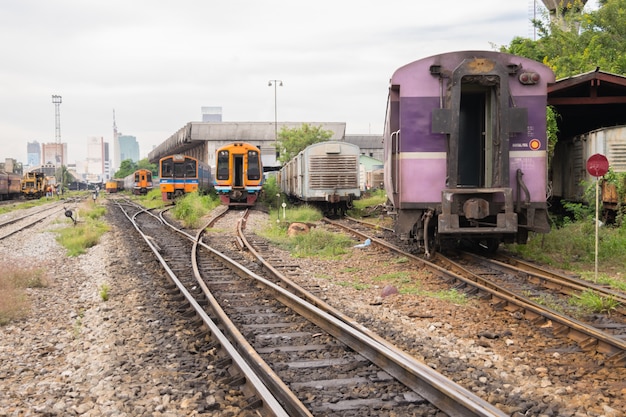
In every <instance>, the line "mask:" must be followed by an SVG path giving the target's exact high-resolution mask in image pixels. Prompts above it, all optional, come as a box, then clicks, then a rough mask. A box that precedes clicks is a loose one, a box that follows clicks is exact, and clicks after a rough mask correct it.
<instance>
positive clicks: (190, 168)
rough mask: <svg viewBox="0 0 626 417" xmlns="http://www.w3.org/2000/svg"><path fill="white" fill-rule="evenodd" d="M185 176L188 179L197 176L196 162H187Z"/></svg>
mask: <svg viewBox="0 0 626 417" xmlns="http://www.w3.org/2000/svg"><path fill="white" fill-rule="evenodd" d="M185 176H186V177H195V176H196V161H187V162H186V163H185Z"/></svg>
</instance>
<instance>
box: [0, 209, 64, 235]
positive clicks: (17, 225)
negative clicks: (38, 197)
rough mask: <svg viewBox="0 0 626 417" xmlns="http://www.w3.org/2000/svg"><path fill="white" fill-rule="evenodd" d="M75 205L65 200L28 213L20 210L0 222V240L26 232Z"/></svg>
mask: <svg viewBox="0 0 626 417" xmlns="http://www.w3.org/2000/svg"><path fill="white" fill-rule="evenodd" d="M75 204H76V202H75V201H73V200H64V201H55V202H53V203H49V204H45V205H44V206H40V207H36V208H33V209H30V210H27V211H26V212H25V211H23V210H20V211H19V212H18V213H16V215H15V216H11V217H9V218H7V219H5V220H3V221H2V222H0V240H3V239H6V238H7V237H9V236H12V235H14V234H16V233H18V232H21V231H23V230H26V229H28V228H30V227H32V226H34V225H36V224H38V223H40V222H42V221H44V220H46V219H49V218H52V217H55V216H56V215H57V214H59V212H60V211H61V210H62V211H64V212H65V211H67V210H69V209H70V207H72V206H74V205H75ZM70 211H71V210H70Z"/></svg>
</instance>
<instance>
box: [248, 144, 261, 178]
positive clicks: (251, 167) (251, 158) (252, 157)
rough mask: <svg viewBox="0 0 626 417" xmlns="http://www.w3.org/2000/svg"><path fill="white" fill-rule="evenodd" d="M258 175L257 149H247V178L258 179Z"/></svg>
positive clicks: (259, 174) (259, 171)
mask: <svg viewBox="0 0 626 417" xmlns="http://www.w3.org/2000/svg"><path fill="white" fill-rule="evenodd" d="M260 177H261V170H260V168H259V154H258V152H257V151H248V179H249V180H258V179H259V178H260Z"/></svg>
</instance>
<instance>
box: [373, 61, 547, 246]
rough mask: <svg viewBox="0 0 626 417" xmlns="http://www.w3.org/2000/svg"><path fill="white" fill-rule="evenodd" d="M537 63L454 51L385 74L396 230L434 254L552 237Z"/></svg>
mask: <svg viewBox="0 0 626 417" xmlns="http://www.w3.org/2000/svg"><path fill="white" fill-rule="evenodd" d="M552 82H554V74H553V73H552V71H551V70H550V69H549V68H548V67H546V66H545V65H543V64H541V63H539V62H536V61H533V60H530V59H527V58H522V57H518V56H514V55H510V54H504V53H499V52H491V51H459V52H450V53H444V54H440V55H434V56H431V57H428V58H424V59H420V60H418V61H415V62H412V63H410V64H408V65H405V66H403V67H401V68H399V69H398V70H396V72H395V73H394V74H393V76H392V77H391V81H390V86H389V100H388V104H387V114H386V120H385V132H384V150H385V165H384V167H385V175H384V181H385V190H386V192H387V197H388V200H389V201H388V204H389V207H388V211H389V213H390V214H392V215H393V216H394V218H395V226H394V228H395V232H396V234H397V235H398V236H399V237H400V238H402V239H403V240H406V241H409V242H411V243H413V242H414V243H417V245H418V246H419V247H420V249H423V250H424V252H425V253H426V255H427V256H429V255H430V254H431V253H432V252H433V251H434V250H436V249H438V248H443V247H446V246H449V244H454V245H458V244H459V243H461V242H465V241H467V242H470V243H471V244H474V245H479V246H480V247H483V248H484V249H487V250H489V251H495V250H496V249H497V247H498V245H499V244H500V242H519V243H526V241H527V238H528V232H529V231H534V232H540V233H547V232H549V231H550V225H549V223H548V213H547V204H546V176H547V137H546V105H547V85H548V83H552Z"/></svg>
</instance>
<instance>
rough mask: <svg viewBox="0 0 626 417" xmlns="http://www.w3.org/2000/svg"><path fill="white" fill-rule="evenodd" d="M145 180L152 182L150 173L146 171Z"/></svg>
mask: <svg viewBox="0 0 626 417" xmlns="http://www.w3.org/2000/svg"><path fill="white" fill-rule="evenodd" d="M146 179H147V180H148V182H152V171H148V173H147V175H146Z"/></svg>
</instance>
